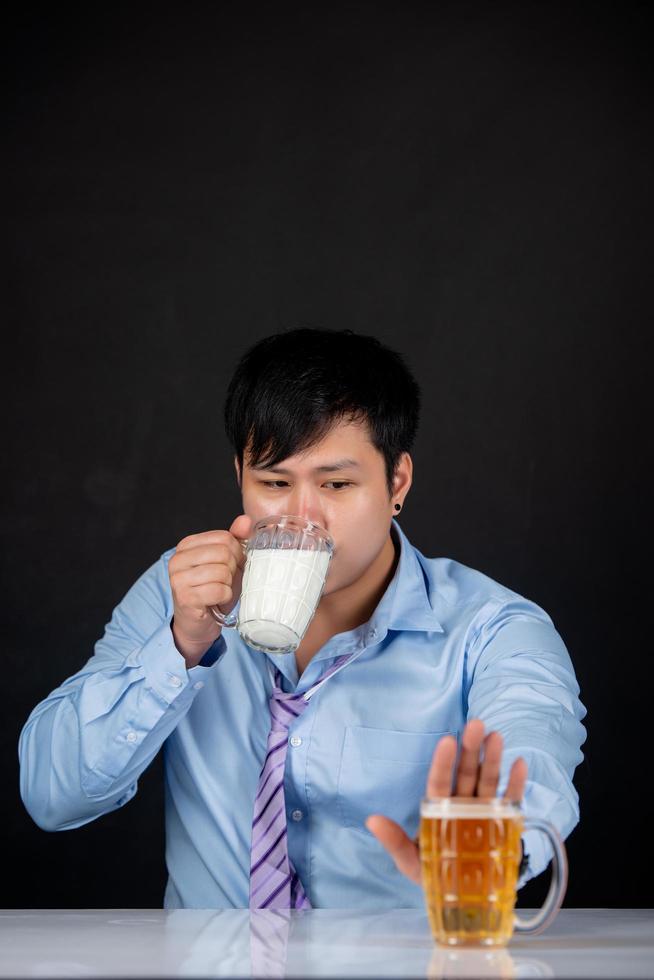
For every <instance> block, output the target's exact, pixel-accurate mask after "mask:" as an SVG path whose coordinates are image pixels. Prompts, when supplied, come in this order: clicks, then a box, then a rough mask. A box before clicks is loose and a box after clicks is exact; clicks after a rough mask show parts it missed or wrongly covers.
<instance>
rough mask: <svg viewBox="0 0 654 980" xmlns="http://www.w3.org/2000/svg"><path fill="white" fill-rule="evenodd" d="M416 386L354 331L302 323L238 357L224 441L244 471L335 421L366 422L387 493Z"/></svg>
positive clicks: (411, 419) (416, 410) (410, 422)
mask: <svg viewBox="0 0 654 980" xmlns="http://www.w3.org/2000/svg"><path fill="white" fill-rule="evenodd" d="M420 402H421V395H420V388H419V386H418V384H417V382H416V380H415V378H414V377H413V376H412V374H411V372H410V371H409V369H408V368H407V366H406V364H405V363H404V360H403V358H402V356H401V355H400V354H398V353H397V352H396V351H394V350H391V349H390V348H388V347H385V346H384V345H383V344H381V343H380V341H379V340H377V338H376V337H369V336H365V335H362V334H356V333H354V331H353V330H328V329H317V328H312V327H300V328H297V329H294V330H286V331H283V332H281V333H277V334H273V335H272V336H270V337H264V338H263V339H262V340H260V341H258V342H257V343H256V344H254V346H252V347H250V348H249V350H247V351H246V352H245V354H244V355H243V356H242V357H241V359H240V361H239V362H238V364H237V366H236V370H235V372H234V374H233V376H232V379H231V381H230V383H229V387H228V389H227V395H226V398H225V407H224V422H225V432H226V434H227V438H228V440H229V442H230V443H231V445H232V447H233V449H234V452H235V453H236V457H237V459H238V463H239V468H240V471H241V474H242V472H243V454H244V452H245V450H246V448H247V449H248V453H249V457H248V462H249V463H250V464H251V465H265V466H276V465H277V464H278V463H280V462H281V461H282V460H284V459H287V458H288V457H289V456H294V455H295V454H296V453H301V452H304V451H305V450H307V449H308V448H309V447H310V446H312V445H314V444H315V443H318V442H319V441H320V440H321V439H322V438H324V437H325V436H326V435H327V433H328V432H329V431H330V429H331V428H332V427H333V426H334V425H337V424H338V423H340V422H343V421H347V422H358V423H367V426H368V436H369V439H370V441H371V443H372V444H373V446H374V447H375V448H376V449H377V450H378V451H379V452H380V453H381V454H382V455H383V457H384V460H385V465H386V483H387V488H388V494H389V497H391V496H392V494H393V476H394V474H395V469H396V467H397V464H398V462H399V459H400V456H401V455H402V453H403V452H409V451H410V449H411V447H412V446H413V441H414V438H415V434H416V430H417V428H418V420H419V415H420Z"/></svg>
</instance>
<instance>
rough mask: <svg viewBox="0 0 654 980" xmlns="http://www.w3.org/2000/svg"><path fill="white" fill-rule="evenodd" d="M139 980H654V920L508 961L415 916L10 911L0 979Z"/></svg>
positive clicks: (589, 916) (595, 913) (591, 924)
mask: <svg viewBox="0 0 654 980" xmlns="http://www.w3.org/2000/svg"><path fill="white" fill-rule="evenodd" d="M526 913H527V910H523V914H526ZM127 976H129V977H250V976H255V977H257V976H268V977H274V976H278V977H284V976H287V977H371V978H372V977H424V978H434V980H436V978H443V980H444V978H450V977H468V978H472V977H475V978H477V977H507V978H512V977H569V978H573V977H584V978H591V977H649V978H654V910H652V909H564V910H563V911H562V912H560V913H559V916H558V918H557V919H556V921H555V922H554V923H553V925H551V926H550V927H549V929H547V930H546V931H545V932H544V933H541V934H540V935H538V936H532V937H527V936H523V937H519V936H514V938H513V940H512V941H511V943H510V944H509V946H508V947H506V948H505V949H499V950H481V949H480V950H471V949H445V948H441V947H439V946H436V945H435V944H434V943H433V941H432V938H431V934H430V932H429V925H428V922H427V918H426V915H425V914H424V912H421V911H417V910H415V909H397V910H395V911H390V912H377V913H375V912H359V911H350V912H345V911H342V910H336V909H314V910H311V911H307V912H266V911H262V912H254V913H252V914H251V915H250V913H249V912H248V911H247V909H244V910H241V909H235V910H232V909H230V910H221V911H211V910H191V909H188V910H182V911H165V910H163V909H153V910H148V909H145V910H144V909H80V910H56V909H51V910H30V909H22V910H21V909H14V910H12V909H5V910H0V977H127Z"/></svg>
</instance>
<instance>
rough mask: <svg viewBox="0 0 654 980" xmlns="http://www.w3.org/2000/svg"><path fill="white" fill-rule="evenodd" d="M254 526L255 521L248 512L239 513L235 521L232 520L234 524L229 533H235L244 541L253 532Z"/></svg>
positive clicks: (236, 536)
mask: <svg viewBox="0 0 654 980" xmlns="http://www.w3.org/2000/svg"><path fill="white" fill-rule="evenodd" d="M253 527H254V521H253V520H252V518H251V517H249V516H248V515H247V514H239V516H238V517H237V518H235V520H234V521H232V526H231V527H230V529H229V533H230V534H233V535H234V537H235V538H238V539H239V541H244V540H245V539H246V538H247V537H249V535H250V534H251V532H252V528H253Z"/></svg>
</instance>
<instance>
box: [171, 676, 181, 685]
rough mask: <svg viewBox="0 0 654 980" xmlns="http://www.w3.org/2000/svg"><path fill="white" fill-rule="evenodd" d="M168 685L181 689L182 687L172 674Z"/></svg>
mask: <svg viewBox="0 0 654 980" xmlns="http://www.w3.org/2000/svg"><path fill="white" fill-rule="evenodd" d="M170 683H171V684H172V686H173V687H181V686H182V682H181V680H180V679H179V677H178V676H177V675H176V674H173V675H172V676H171V678H170Z"/></svg>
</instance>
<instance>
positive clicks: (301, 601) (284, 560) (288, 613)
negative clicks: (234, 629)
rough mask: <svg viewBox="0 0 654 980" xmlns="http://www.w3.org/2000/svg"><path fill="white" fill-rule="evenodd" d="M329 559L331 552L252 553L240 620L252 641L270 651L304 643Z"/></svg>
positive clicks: (280, 550)
mask: <svg viewBox="0 0 654 980" xmlns="http://www.w3.org/2000/svg"><path fill="white" fill-rule="evenodd" d="M330 558H331V555H330V554H329V552H328V551H307V550H306V549H298V548H261V549H259V548H257V549H255V550H254V551H252V552H251V553H250V555H249V556H248V561H247V564H246V566H245V572H244V575H243V588H242V590H241V605H240V610H239V617H238V618H239V625H240V626H244V627H245V631H246V633H247V636H248V637H249V638H251V639H253V640H255V641H256V642H258V643H262V644H264V645H267V646H271V647H275V646H279V645H282V644H285V643H288V642H289V639H290V640H293V639H295V640H296V641H299V639H301V637H302V636H303V634H304V631H305V630H306V628H307V626H308V624H309V621H310V620H311V617H312V616H313V613H314V611H315V609H316V606H317V604H318V600H319V598H320V592H321V590H322V587H323V584H324V581H325V577H326V575H327V567H328V565H329V560H330ZM289 631H290V632H289ZM293 634H294V636H293Z"/></svg>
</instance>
